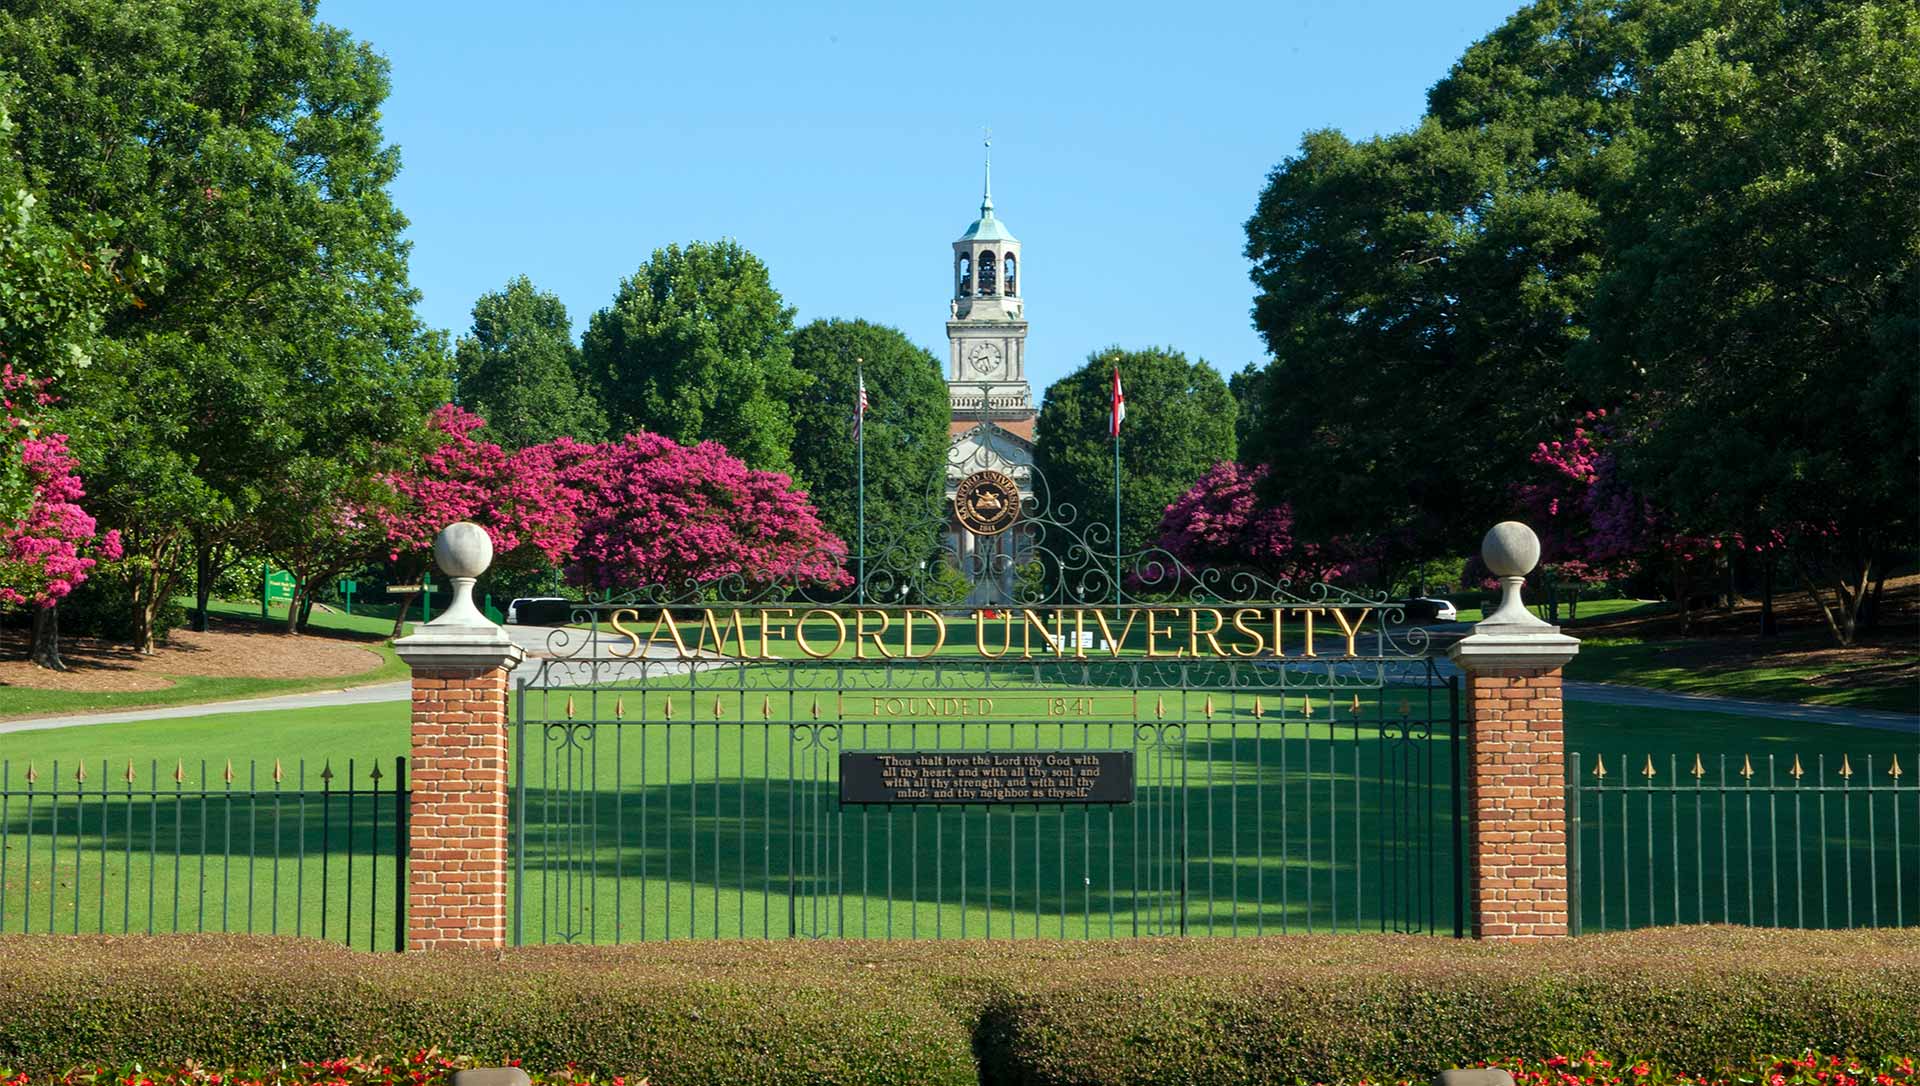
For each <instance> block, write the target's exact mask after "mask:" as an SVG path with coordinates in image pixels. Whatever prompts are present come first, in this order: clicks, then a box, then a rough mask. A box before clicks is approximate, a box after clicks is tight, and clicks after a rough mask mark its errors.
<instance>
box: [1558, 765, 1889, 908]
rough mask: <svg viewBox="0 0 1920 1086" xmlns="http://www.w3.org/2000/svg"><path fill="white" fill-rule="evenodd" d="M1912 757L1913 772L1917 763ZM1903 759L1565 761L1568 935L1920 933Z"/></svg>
mask: <svg viewBox="0 0 1920 1086" xmlns="http://www.w3.org/2000/svg"><path fill="white" fill-rule="evenodd" d="M1914 760H1915V756H1912V755H1910V756H1909V759H1908V762H1907V766H1911V765H1913V764H1914ZM1907 766H1903V765H1902V764H1901V762H1900V758H1899V755H1898V753H1894V754H1892V755H1891V756H1888V757H1878V756H1876V755H1874V754H1866V755H1864V756H1863V757H1861V758H1855V757H1853V756H1852V755H1850V754H1847V753H1840V754H1839V755H1838V757H1834V756H1831V755H1827V754H1819V755H1815V756H1813V760H1812V764H1811V766H1809V765H1807V764H1806V763H1804V762H1803V761H1802V760H1801V758H1800V756H1799V755H1797V754H1796V755H1793V756H1792V761H1791V763H1790V764H1786V765H1783V764H1782V763H1781V759H1780V758H1779V757H1777V756H1775V755H1772V754H1769V755H1767V756H1765V757H1764V759H1762V760H1760V761H1758V762H1756V761H1755V760H1754V759H1753V758H1752V757H1750V756H1747V755H1735V756H1731V757H1729V756H1728V755H1725V754H1720V755H1714V756H1711V757H1702V756H1700V755H1698V754H1696V755H1695V756H1694V757H1693V759H1692V761H1691V763H1690V764H1689V763H1688V762H1687V761H1685V760H1684V759H1682V758H1681V757H1680V756H1679V755H1668V756H1666V757H1665V758H1664V759H1656V758H1655V757H1654V756H1652V755H1645V756H1642V757H1629V756H1627V755H1617V756H1614V757H1610V758H1609V757H1600V758H1593V759H1590V760H1585V761H1583V759H1582V758H1581V756H1580V754H1578V753H1575V754H1573V755H1572V756H1571V757H1570V759H1569V761H1568V769H1569V779H1568V783H1567V812H1568V833H1569V836H1568V861H1569V863H1568V873H1569V879H1570V883H1571V894H1572V901H1571V904H1572V916H1571V920H1572V926H1573V929H1574V931H1575V932H1576V933H1578V932H1581V931H1603V930H1610V929H1621V928H1635V927H1650V926H1654V925H1659V924H1706V923H1725V924H1750V925H1758V926H1766V927H1795V928H1809V927H1811V928H1852V927H1881V926H1885V925H1892V926H1896V927H1900V926H1905V925H1907V924H1911V923H1920V787H1916V786H1915V782H1913V781H1910V780H1908V779H1907V777H1908V776H1909V772H1910V771H1909V769H1908V768H1907Z"/></svg>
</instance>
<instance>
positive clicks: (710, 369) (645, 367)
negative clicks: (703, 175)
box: [582, 240, 808, 472]
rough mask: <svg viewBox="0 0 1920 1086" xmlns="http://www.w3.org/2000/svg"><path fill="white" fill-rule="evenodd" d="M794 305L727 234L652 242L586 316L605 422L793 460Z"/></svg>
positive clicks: (798, 382) (798, 391)
mask: <svg viewBox="0 0 1920 1086" xmlns="http://www.w3.org/2000/svg"><path fill="white" fill-rule="evenodd" d="M792 334H793V309H792V307H790V306H788V305H787V304H786V302H785V301H784V300H783V299H782V298H781V297H780V292H779V291H776V290H774V289H773V282H772V280H771V278H770V277H769V275H768V273H767V266H766V265H765V264H763V263H761V261H760V258H759V257H756V256H754V255H753V254H752V253H750V252H748V251H747V250H746V249H745V248H743V247H742V246H741V245H740V244H739V243H738V242H735V241H731V240H728V241H719V242H693V243H692V244H689V245H687V246H686V247H684V248H682V247H681V246H679V245H669V246H667V247H666V248H664V249H656V250H654V253H653V256H652V257H651V258H650V259H648V260H647V261H646V262H645V263H643V264H641V265H640V268H639V270H637V271H635V272H634V273H633V275H632V276H631V277H630V278H627V279H624V280H622V281H621V283H620V289H619V290H618V291H617V292H616V293H615V294H614V298H613V303H612V304H611V305H609V306H608V307H607V308H605V309H602V310H600V311H599V312H597V313H595V314H594V315H593V317H592V318H591V319H590V320H589V321H588V323H587V331H586V335H585V337H584V338H583V342H582V350H583V351H584V353H585V358H586V366H587V370H588V372H589V373H591V374H592V377H593V380H594V381H595V382H596V383H597V384H598V386H599V392H600V401H601V403H602V404H603V405H604V406H605V408H606V412H607V416H608V424H609V428H610V430H611V431H612V432H614V433H628V432H633V431H639V430H648V431H652V432H653V433H657V434H661V435H664V436H666V437H670V438H672V439H673V440H674V441H675V442H677V443H679V444H681V445H691V444H695V443H698V442H701V441H714V442H718V443H719V444H721V445H723V446H725V447H726V448H727V450H728V451H729V452H731V453H732V454H733V455H735V456H738V457H739V458H740V459H741V460H743V461H745V462H746V463H747V464H748V465H749V466H751V467H754V468H758V469H761V470H765V471H788V472H790V471H792V470H793V452H792V450H793V439H794V424H793V413H792V404H793V402H794V401H795V400H796V399H798V398H799V396H801V395H802V394H803V393H804V392H805V390H806V386H807V383H808V379H807V377H806V375H805V374H804V373H802V372H801V371H800V370H798V369H796V368H795V367H794V365H793V349H792V346H791V344H790V340H791V337H792Z"/></svg>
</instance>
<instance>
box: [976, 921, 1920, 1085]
mask: <svg viewBox="0 0 1920 1086" xmlns="http://www.w3.org/2000/svg"><path fill="white" fill-rule="evenodd" d="M1286 942H1288V943H1289V944H1291V945H1289V946H1287V947H1286V948H1285V949H1284V951H1282V952H1279V953H1272V952H1269V953H1268V954H1266V955H1263V956H1261V957H1257V958H1256V957H1255V956H1254V955H1253V954H1249V953H1248V952H1247V950H1245V949H1242V948H1241V947H1239V946H1227V947H1219V946H1217V945H1215V944H1211V943H1207V944H1194V945H1193V946H1192V947H1191V948H1188V947H1182V949H1181V951H1180V953H1178V954H1169V953H1167V952H1166V949H1165V948H1164V947H1162V948H1161V949H1160V952H1159V954H1158V955H1150V954H1149V953H1143V952H1139V951H1136V952H1135V953H1133V954H1130V955H1127V956H1125V957H1124V958H1119V959H1116V957H1115V956H1111V955H1108V956H1103V960H1102V961H1100V962H1099V964H1098V965H1097V966H1091V965H1084V964H1072V965H1064V966H1062V967H1059V968H1055V969H1053V970H1050V971H1049V973H1048V974H1047V975H1046V976H1044V977H1042V978H1038V979H1037V980H1036V981H1035V982H1033V983H1028V984H1023V985H1018V986H1010V987H1007V988H1005V989H1003V990H1001V991H999V992H997V993H995V994H994V995H993V996H991V997H990V998H989V1000H988V1002H987V1005H986V1006H985V1007H984V1009H983V1013H982V1021H981V1028H980V1031H979V1041H978V1048H979V1051H980V1054H981V1058H982V1062H983V1065H984V1069H985V1076H984V1081H988V1082H1005V1083H1023V1084H1026V1083H1068V1082H1071V1083H1114V1084H1122V1083H1215V1082H1234V1083H1293V1082H1296V1081H1302V1082H1353V1081H1359V1080H1370V1081H1375V1082H1379V1081H1387V1082H1392V1081H1397V1080H1399V1079H1413V1080H1416V1081H1418V1080H1424V1079H1425V1078H1426V1077H1427V1076H1428V1075H1430V1074H1431V1073H1432V1072H1433V1071H1435V1070H1438V1069H1442V1068H1447V1067H1459V1066H1466V1065H1470V1064H1474V1063H1480V1062H1485V1061H1487V1060H1489V1059H1492V1058H1496V1057H1499V1056H1503V1055H1509V1054H1525V1053H1553V1052H1584V1051H1587V1050H1590V1049H1591V1050H1597V1051H1599V1052H1603V1053H1623V1054H1631V1055H1632V1056H1634V1057H1635V1058H1636V1059H1643V1060H1649V1061H1652V1062H1653V1063H1656V1064H1659V1065H1663V1066H1666V1067H1672V1068H1681V1069H1688V1070H1692V1071H1694V1072H1695V1073H1707V1072H1709V1071H1712V1070H1714V1069H1719V1068H1725V1067H1728V1066H1729V1065H1731V1064H1741V1063H1747V1062H1750V1061H1752V1060H1754V1059H1757V1058H1759V1057H1761V1056H1762V1055H1764V1054H1765V1053H1769V1052H1776V1051H1789V1052H1798V1051H1801V1050H1802V1049H1820V1050H1824V1051H1828V1052H1836V1053H1845V1054H1849V1055H1855V1056H1859V1057H1863V1058H1868V1059H1876V1060H1877V1059H1879V1058H1882V1057H1886V1056H1895V1055H1905V1054H1912V1053H1915V1052H1920V984H1915V983H1914V980H1913V978H1914V977H1915V976H1920V939H1917V938H1916V937H1915V936H1914V935H1913V934H1910V933H1902V934H1899V935H1894V936H1883V935H1880V934H1877V933H1866V932H1771V931H1759V930H1741V929H1730V928H1718V929H1716V928H1693V929H1668V930H1659V931H1645V932H1628V933H1619V934H1613V935H1600V936H1589V937H1583V938H1581V939H1577V940H1565V941H1555V942H1545V943H1535V944H1508V945H1490V944H1466V945H1462V944H1452V945H1446V944H1444V943H1443V944H1439V945H1436V944H1434V943H1431V942H1424V941H1414V942H1411V943H1410V942H1409V941H1408V940H1405V939H1394V938H1376V937H1347V938H1345V939H1340V940H1325V939H1323V940H1311V939H1308V940H1298V939H1296V940H1286ZM1149 945H1150V946H1151V945H1152V944H1149Z"/></svg>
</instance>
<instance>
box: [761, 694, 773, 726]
mask: <svg viewBox="0 0 1920 1086" xmlns="http://www.w3.org/2000/svg"><path fill="white" fill-rule="evenodd" d="M760 719H761V720H772V719H773V698H772V697H771V696H769V695H766V694H762V695H760Z"/></svg>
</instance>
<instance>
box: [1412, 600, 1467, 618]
mask: <svg viewBox="0 0 1920 1086" xmlns="http://www.w3.org/2000/svg"><path fill="white" fill-rule="evenodd" d="M1403 607H1404V609H1405V611H1406V613H1407V621H1408V622H1410V623H1420V622H1458V621H1460V611H1459V609H1458V608H1456V607H1454V605H1453V603H1452V601H1450V600H1440V599H1434V598H1433V597H1431V596H1420V597H1418V598H1415V599H1410V600H1408V601H1407V602H1406V603H1405V604H1404V605H1403Z"/></svg>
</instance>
